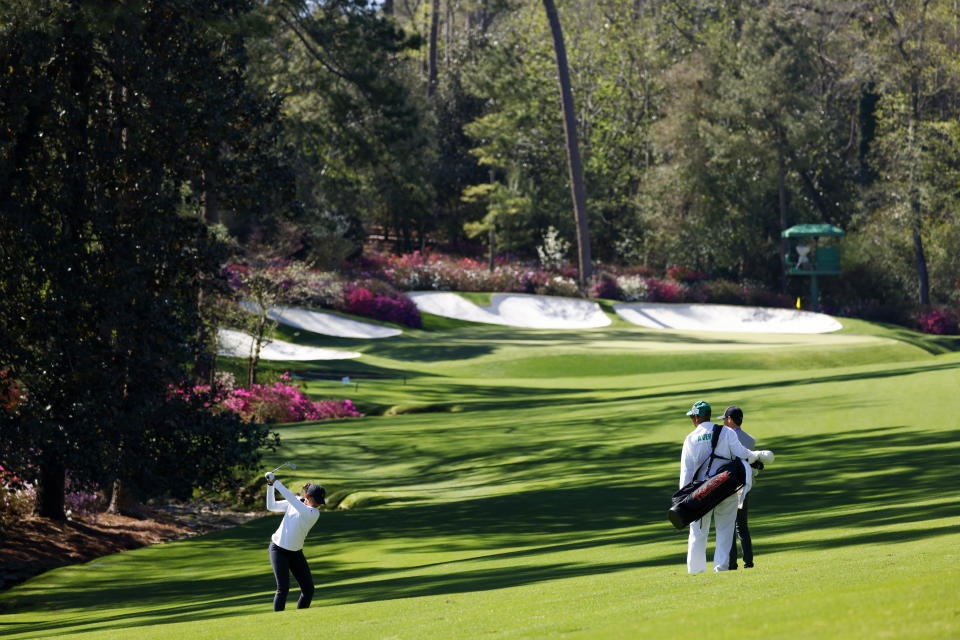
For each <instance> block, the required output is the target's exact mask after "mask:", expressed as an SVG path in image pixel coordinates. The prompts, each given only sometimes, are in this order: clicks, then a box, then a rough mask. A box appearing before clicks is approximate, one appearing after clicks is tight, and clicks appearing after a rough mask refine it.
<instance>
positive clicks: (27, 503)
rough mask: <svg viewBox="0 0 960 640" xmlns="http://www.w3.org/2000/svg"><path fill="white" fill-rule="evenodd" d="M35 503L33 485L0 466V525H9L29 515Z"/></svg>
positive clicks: (34, 488)
mask: <svg viewBox="0 0 960 640" xmlns="http://www.w3.org/2000/svg"><path fill="white" fill-rule="evenodd" d="M36 502H37V488H36V487H35V486H34V484H33V483H32V482H28V481H27V480H25V479H23V478H20V477H19V476H18V475H17V474H15V473H13V472H12V471H10V470H9V469H6V468H4V467H3V465H0V524H9V523H11V522H14V521H16V520H19V519H21V518H24V517H26V516H28V515H30V514H31V513H33V508H34V506H35V505H36Z"/></svg>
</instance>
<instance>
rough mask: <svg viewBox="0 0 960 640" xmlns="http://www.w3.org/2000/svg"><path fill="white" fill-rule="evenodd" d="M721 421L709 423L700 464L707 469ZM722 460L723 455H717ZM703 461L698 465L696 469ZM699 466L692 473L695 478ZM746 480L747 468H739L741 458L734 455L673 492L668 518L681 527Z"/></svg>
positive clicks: (703, 512) (674, 524)
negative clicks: (707, 450) (707, 442)
mask: <svg viewBox="0 0 960 640" xmlns="http://www.w3.org/2000/svg"><path fill="white" fill-rule="evenodd" d="M722 430H723V425H719V424H715V425H713V436H712V437H711V438H710V457H709V458H707V460H706V462H704V464H706V465H707V469H710V464H711V463H712V462H713V460H714V458H719V456H717V455H716V454H715V453H714V452H715V451H716V448H717V442H719V440H720V432H721V431H722ZM721 460H726V458H721ZM702 468H703V465H700V469H702ZM700 469H697V472H696V473H695V474H693V477H694V478H696V477H697V476H698V475H699V474H700ZM746 481H747V472H746V469H744V468H743V460H741V459H740V458H734V459H733V460H730V461H729V462H727V463H725V464H724V465H723V466H722V467H720V468H719V469H717V472H716V473H715V474H713V475H712V476H710V477H709V478H706V479H705V480H694V481H693V482H691V483H690V484H688V485H686V486H684V487H683V488H681V489H680V490H679V491H677V492H676V493H675V494H673V500H672V505H671V506H670V510H669V511H668V512H667V515H668V517H669V518H670V522H672V523H673V526H675V527H676V528H677V529H683V528H684V527H686V526H688V525H689V524H690V523H691V522H693V521H694V520H699V519H700V518H702V517H703V516H705V515H706V514H707V513H709V512H710V511H711V510H712V509H713V508H714V507H715V506H717V505H718V504H720V503H721V502H723V501H724V500H725V499H726V498H729V497H730V496H732V495H733V494H734V493H736V492H737V490H738V489H739V488H740V487H742V486H743V485H744V484H745V483H746Z"/></svg>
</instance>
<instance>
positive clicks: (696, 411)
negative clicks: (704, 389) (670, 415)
mask: <svg viewBox="0 0 960 640" xmlns="http://www.w3.org/2000/svg"><path fill="white" fill-rule="evenodd" d="M687 415H688V416H700V417H706V416H709V415H710V405H709V404H707V403H706V402H704V401H703V400H698V401H697V402H694V403H693V408H692V409H690V411H687Z"/></svg>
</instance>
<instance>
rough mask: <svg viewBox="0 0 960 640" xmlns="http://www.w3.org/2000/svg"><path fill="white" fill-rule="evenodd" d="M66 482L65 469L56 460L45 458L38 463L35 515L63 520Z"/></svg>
mask: <svg viewBox="0 0 960 640" xmlns="http://www.w3.org/2000/svg"><path fill="white" fill-rule="evenodd" d="M66 484H67V470H66V469H65V468H64V466H63V463H61V462H59V461H57V460H45V461H43V463H42V464H41V465H40V484H39V486H38V487H37V515H39V516H40V517H41V518H50V519H52V520H65V519H66V513H65V512H64V510H63V507H64V505H63V493H64V490H65V489H66Z"/></svg>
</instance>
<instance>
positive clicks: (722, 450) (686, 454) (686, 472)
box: [680, 421, 757, 488]
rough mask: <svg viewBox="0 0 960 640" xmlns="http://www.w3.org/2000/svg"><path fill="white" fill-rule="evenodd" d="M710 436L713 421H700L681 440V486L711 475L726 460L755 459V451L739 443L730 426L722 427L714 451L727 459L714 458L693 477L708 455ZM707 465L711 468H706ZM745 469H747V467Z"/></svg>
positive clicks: (711, 436) (749, 460) (751, 460)
mask: <svg viewBox="0 0 960 640" xmlns="http://www.w3.org/2000/svg"><path fill="white" fill-rule="evenodd" d="M712 438H713V423H712V422H709V421H707V422H701V423H700V424H699V425H698V426H697V427H696V428H695V429H694V430H693V431H691V432H690V434H689V435H687V439H686V440H684V441H683V452H682V453H681V454H680V487H681V488H682V487H685V486H686V485H688V484H690V483H691V482H692V481H693V480H703V479H704V478H706V477H709V476H711V475H713V473H714V472H715V471H716V469H717V468H718V467H721V466H723V464H724V463H726V462H727V460H733V459H734V458H743V459H744V460H746V461H747V462H753V461H754V460H756V459H757V453H756V452H755V451H751V450H750V449H747V448H746V447H744V446H743V445H742V444H740V439H739V438H738V437H737V434H736V433H734V431H733V429H731V428H730V427H722V430H721V431H720V438H719V440H718V441H717V448H716V451H715V452H714V453H715V454H716V455H717V456H719V457H721V458H726V459H727V460H718V459H716V458H715V459H714V461H713V463H712V464H710V465H704V468H703V471H701V472H700V473H699V474H698V475H697V477H696V478H694V474H695V473H696V472H697V469H699V468H700V465H702V464H703V463H704V461H705V460H706V459H707V458H708V457H710V440H711V439H712ZM707 466H710V467H711V468H710V469H708V468H707ZM747 470H748V471H749V467H748V469H747Z"/></svg>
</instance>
